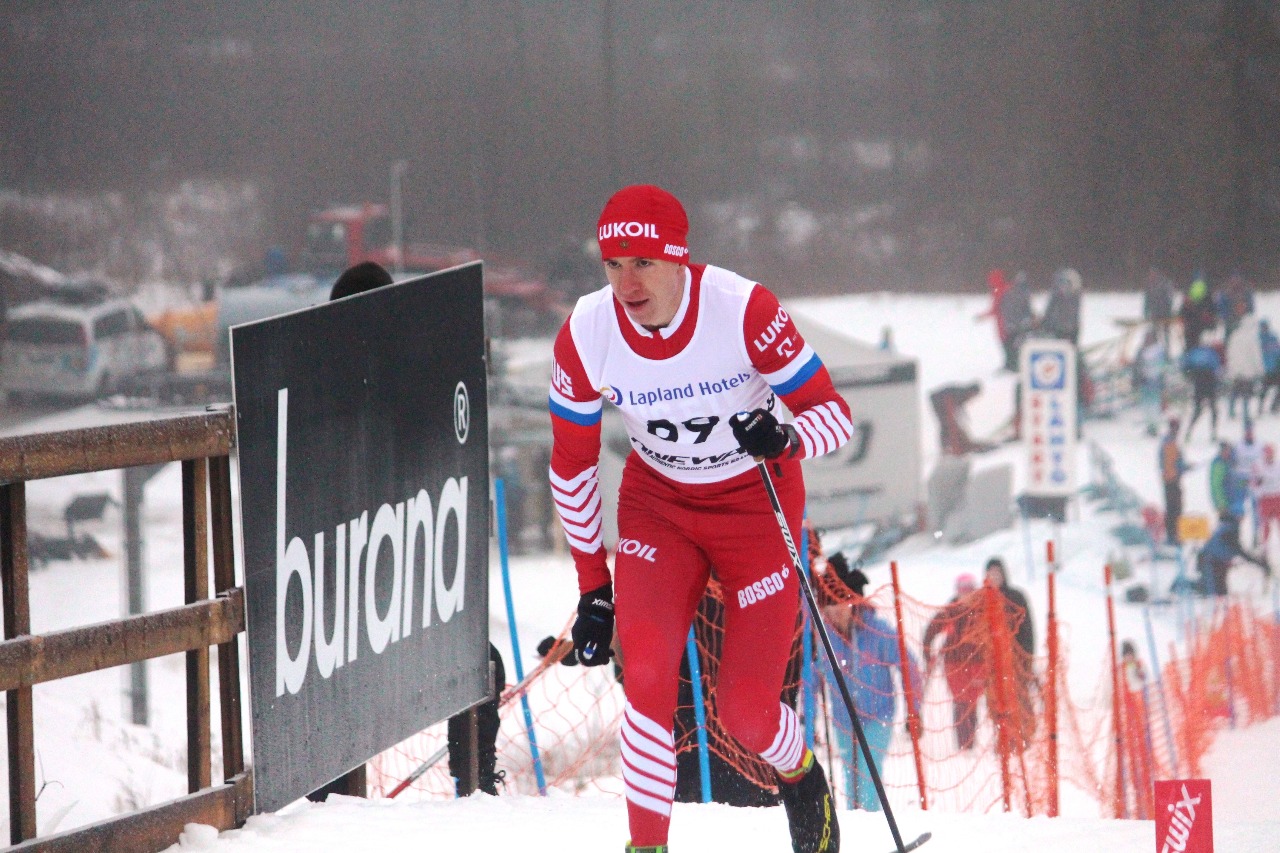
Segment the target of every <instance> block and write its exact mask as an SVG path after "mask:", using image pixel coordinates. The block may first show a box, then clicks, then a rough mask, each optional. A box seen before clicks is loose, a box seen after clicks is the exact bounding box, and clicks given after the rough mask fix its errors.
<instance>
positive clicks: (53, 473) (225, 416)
mask: <svg viewBox="0 0 1280 853" xmlns="http://www.w3.org/2000/svg"><path fill="white" fill-rule="evenodd" d="M233 436H234V423H233V415H232V413H231V412H230V410H229V409H228V410H223V411H212V412H206V413H202V414H195V415H186V416H180V417H173V418H162V419H156V420H150V421H143V422H137V423H129V424H119V425H112V426H102V427H91V428H86V429H75V430H67V431H64V432H54V433H44V434H38V435H24V436H16V437H10V438H0V582H2V586H3V599H4V600H3V606H4V642H2V643H0V690H4V691H5V693H6V706H5V709H6V723H7V726H8V752H9V755H8V759H9V760H8V772H9V827H10V830H9V835H10V842H11V843H12V844H14V845H16V846H15V847H14V848H13V849H16V850H48V851H63V850H66V851H72V850H75V851H93V850H104V851H105V850H145V851H150V850H162V849H164V848H165V847H168V846H170V845H171V844H173V843H174V842H175V841H177V839H178V835H179V833H180V832H181V831H182V827H183V826H184V825H185V824H187V823H192V822H195V823H204V824H209V825H211V826H214V827H217V828H219V829H230V828H232V827H235V826H240V825H242V824H243V823H244V821H245V820H246V819H247V818H248V816H249V814H250V813H251V811H252V808H253V778H252V772H251V771H248V770H246V769H245V766H244V736H243V731H242V728H241V702H240V700H241V696H240V659H239V635H240V634H241V633H242V632H243V631H244V629H245V612H244V591H243V589H242V588H240V587H237V586H236V584H235V560H234V554H233V550H232V549H233V546H232V534H231V465H230V456H229V454H230V451H231V447H232V442H233ZM166 462H181V463H182V530H183V569H184V578H185V583H184V588H185V601H186V604H184V605H183V606H181V607H174V608H171V609H168V610H160V611H155V612H151V613H145V614H140V615H134V616H128V617H125V618H122V619H118V620H112V621H108V622H100V623H98V624H94V625H86V626H83V627H77V628H71V629H67V630H62V631H53V632H50V633H47V634H40V635H32V634H31V602H30V589H29V586H28V549H27V510H26V484H27V482H28V481H30V480H38V479H43V478H47V477H60V476H65V475H69V474H82V473H88V472H91V471H106V470H112V469H117V468H129V467H133V466H140V465H155V464H161V463H166ZM210 555H212V569H213V572H212V576H213V597H210V595H209V578H210V571H209V570H210V565H209V562H210ZM211 646H217V648H218V682H219V684H218V689H219V699H220V706H221V726H222V729H221V734H222V767H223V776H224V778H223V780H222V782H221V783H219V784H217V785H215V784H213V780H212V778H211V777H212V764H211V755H210V750H211V741H212V738H211V711H210V677H209V649H210V647H211ZM178 652H185V653H186V670H187V673H186V674H187V678H186V699H187V789H188V791H189V793H188V795H187V796H185V797H179V798H177V799H174V800H170V801H169V802H166V803H161V804H159V805H156V806H152V807H149V808H146V809H143V810H140V811H135V812H132V813H130V814H126V815H122V816H120V817H117V818H112V819H109V820H104V821H101V822H99V823H95V824H91V825H89V826H86V827H81V828H79V829H73V830H69V831H66V832H62V833H58V834H56V835H50V836H46V837H44V838H36V772H35V733H34V730H35V722H34V713H33V704H32V687H33V686H34V685H36V684H41V683H44V682H47V681H52V680H54V679H59V678H67V677H69V676H73V675H80V674H83V673H88V672H95V671H98V670H102V669H107V668H110V667H115V666H120V665H122V664H130V663H137V662H141V661H145V660H149V659H151V658H157V657H161V656H163V655H170V654H175V653H178Z"/></svg>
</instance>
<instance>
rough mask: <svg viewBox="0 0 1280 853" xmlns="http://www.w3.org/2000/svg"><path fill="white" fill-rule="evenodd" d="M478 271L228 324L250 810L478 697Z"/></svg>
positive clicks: (485, 528) (483, 440)
mask: <svg viewBox="0 0 1280 853" xmlns="http://www.w3.org/2000/svg"><path fill="white" fill-rule="evenodd" d="M482 278H483V275H482V268H481V265H480V264H479V263H475V264H469V265H467V266H463V267H457V268H455V269H450V270H445V271H443V272H440V273H435V274H432V275H428V276H423V277H421V278H415V279H412V280H409V281H405V282H402V283H399V284H394V285H388V286H386V287H382V288H378V289H376V290H371V291H368V292H365V293H362V294H358V295H355V296H349V297H347V298H345V299H341V300H338V301H336V302H329V303H325V304H322V305H317V306H315V307H313V308H308V309H305V310H302V311H297V312H294V313H292V314H286V315H283V316H279V317H273V318H270V319H267V320H262V321H259V322H255V323H248V324H245V325H242V326H236V327H234V328H233V329H232V330H231V349H232V383H233V387H234V394H235V412H236V431H237V455H238V469H239V483H240V519H241V527H242V533H243V558H244V559H243V565H244V567H245V578H244V582H245V597H246V616H247V620H248V643H249V674H250V697H251V699H252V721H253V765H254V795H255V800H256V803H255V804H256V808H257V810H258V811H272V810H275V809H278V808H280V807H281V806H284V805H286V804H287V803H289V802H292V801H293V800H295V799H297V798H299V797H301V796H303V795H305V794H306V793H307V792H309V791H311V790H314V789H315V788H318V787H320V786H321V785H323V784H324V783H326V782H328V781H330V780H332V779H334V778H336V777H337V776H340V775H342V774H343V773H345V772H347V771H348V770H351V769H352V768H354V767H357V766H359V765H360V764H362V763H363V762H365V761H367V760H368V759H369V758H371V757H372V756H374V755H376V754H377V753H379V752H381V751H382V750H384V749H386V748H388V747H390V746H392V745H394V744H396V743H398V742H400V741H401V740H403V739H404V738H406V737H408V736H409V735H411V734H413V733H415V732H417V731H420V730H421V729H423V728H425V727H427V726H429V725H432V724H434V723H437V722H439V721H440V720H443V719H445V718H446V717H449V716H451V715H453V714H455V713H457V712H458V711H460V710H462V709H464V708H467V707H469V706H471V705H473V704H475V703H477V702H479V701H481V700H482V699H484V698H485V696H486V695H487V693H488V688H489V678H488V672H489V665H488V660H489V655H488V640H489V634H488V619H489V613H488V601H489V590H488V555H489V547H488V545H489V543H488V535H489V466H488V419H487V409H486V401H487V390H486V370H485V336H484V300H483V295H482Z"/></svg>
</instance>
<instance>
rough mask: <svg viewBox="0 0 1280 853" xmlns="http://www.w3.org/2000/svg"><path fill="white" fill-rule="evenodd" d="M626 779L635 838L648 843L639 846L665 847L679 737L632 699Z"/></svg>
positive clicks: (625, 733)
mask: <svg viewBox="0 0 1280 853" xmlns="http://www.w3.org/2000/svg"><path fill="white" fill-rule="evenodd" d="M622 781H623V782H624V783H625V785H626V791H627V816H628V822H629V823H630V824H631V837H632V838H633V839H640V840H641V841H642V842H644V843H643V844H642V845H641V846H640V847H639V848H636V849H644V850H647V849H650V848H652V847H657V848H663V847H665V844H666V841H667V830H668V828H669V827H670V824H671V801H672V800H673V799H675V795H676V746H675V736H674V735H673V734H672V732H671V729H669V728H663V727H662V726H660V725H658V724H657V723H655V722H654V721H653V720H651V719H649V718H648V717H646V716H645V715H644V714H641V713H640V712H639V711H637V710H636V709H635V708H633V707H632V706H631V703H630V702H628V703H627V707H626V712H625V713H624V714H623V717H622Z"/></svg>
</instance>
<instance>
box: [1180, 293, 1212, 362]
mask: <svg viewBox="0 0 1280 853" xmlns="http://www.w3.org/2000/svg"><path fill="white" fill-rule="evenodd" d="M1180 313H1181V316H1182V340H1183V345H1184V346H1185V347H1186V349H1187V350H1191V349H1193V348H1194V347H1198V346H1199V345H1200V339H1201V338H1203V337H1204V335H1205V333H1206V332H1208V331H1209V330H1210V329H1212V328H1214V327H1215V326H1217V325H1218V312H1217V309H1216V308H1215V307H1214V304H1213V297H1212V296H1211V294H1210V293H1209V283H1208V282H1207V281H1205V278H1204V276H1203V275H1201V274H1197V275H1196V278H1195V280H1194V281H1192V282H1191V287H1190V288H1188V290H1187V298H1186V299H1184V300H1183V301H1182V311H1181V312H1180Z"/></svg>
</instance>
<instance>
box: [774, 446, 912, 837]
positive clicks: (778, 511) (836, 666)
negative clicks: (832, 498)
mask: <svg viewBox="0 0 1280 853" xmlns="http://www.w3.org/2000/svg"><path fill="white" fill-rule="evenodd" d="M756 470H757V471H759V472H760V480H761V482H763V483H764V490H765V492H766V493H768V495H769V504H770V506H772V507H773V514H774V516H775V517H776V518H777V520H778V529H779V530H781V531H782V538H783V540H784V541H785V542H786V543H787V551H788V552H789V553H790V555H791V564H792V565H793V566H794V567H795V571H796V575H797V577H799V579H800V589H801V590H802V591H803V592H804V600H805V603H806V604H807V605H808V606H809V613H810V614H811V615H812V616H813V625H814V627H815V628H816V629H817V631H818V636H819V637H820V638H821V639H822V647H823V649H825V650H826V653H827V661H828V662H829V663H830V664H831V670H832V673H833V674H834V676H835V681H836V684H837V685H839V686H840V698H841V699H843V700H844V706H845V709H846V710H847V711H848V712H849V720H850V721H851V722H852V723H853V733H854V734H855V735H857V737H858V745H859V747H861V749H862V757H863V758H865V759H866V761H867V772H868V773H869V774H870V775H871V782H872V783H873V784H874V785H875V787H876V796H877V797H879V798H880V805H881V807H882V808H883V809H884V816H885V819H886V820H887V821H889V832H890V833H892V835H893V843H894V844H896V845H898V853H906V850H907V849H908V848H907V847H906V845H904V844H903V842H902V834H901V833H900V832H898V822H897V821H896V820H894V819H893V811H892V810H891V809H890V808H889V798H888V797H887V796H885V792H884V783H883V782H881V781H880V771H879V770H878V769H877V768H876V762H875V759H874V758H873V757H872V755H871V746H870V744H868V743H867V735H866V733H865V732H863V731H862V723H861V722H859V720H858V711H857V709H856V708H855V707H854V704H853V696H852V695H851V694H850V693H849V685H848V684H846V683H845V680H844V673H843V672H842V671H841V669H840V662H839V661H838V660H837V659H836V651H835V648H834V647H833V646H832V645H831V636H830V635H829V634H828V633H827V626H826V625H825V624H823V622H822V613H821V612H820V611H819V610H818V602H817V600H816V599H815V598H814V597H813V589H812V588H811V587H810V585H809V578H808V577H806V576H805V573H804V568H803V566H802V565H801V563H800V552H799V551H798V550H796V543H795V540H794V539H792V538H791V528H790V527H788V526H787V517H786V515H784V514H783V512H782V504H781V503H779V502H778V493H777V492H776V491H775V490H774V488H773V480H772V479H770V478H769V469H767V468H766V467H765V464H764V460H763V459H757V460H756Z"/></svg>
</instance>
